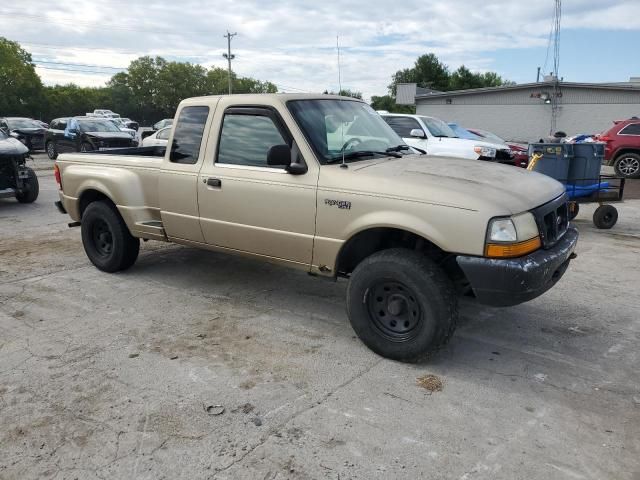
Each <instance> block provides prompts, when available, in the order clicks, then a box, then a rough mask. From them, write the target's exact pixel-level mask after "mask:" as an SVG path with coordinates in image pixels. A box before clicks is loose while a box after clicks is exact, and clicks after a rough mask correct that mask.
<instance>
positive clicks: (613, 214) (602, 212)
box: [593, 205, 618, 230]
mask: <svg viewBox="0 0 640 480" xmlns="http://www.w3.org/2000/svg"><path fill="white" fill-rule="evenodd" d="M617 221H618V210H617V209H616V207H614V206H613V205H600V206H599V207H598V208H596V211H595V212H593V224H594V225H595V226H596V227H598V228H601V229H604V230H608V229H610V228H612V227H613V226H614V225H615V224H616V222H617Z"/></svg>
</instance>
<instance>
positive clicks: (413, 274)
mask: <svg viewBox="0 0 640 480" xmlns="http://www.w3.org/2000/svg"><path fill="white" fill-rule="evenodd" d="M347 309H348V313H349V320H350V321H351V326H352V327H353V329H354V330H355V332H356V334H357V335H358V337H360V339H361V340H362V341H363V342H364V344H365V345H367V347H369V348H370V349H371V350H373V351H374V352H376V353H378V354H379V355H382V356H383V357H387V358H391V359H394V360H400V361H404V362H416V361H420V360H422V359H425V358H427V357H429V356H430V355H432V354H433V353H435V352H436V351H437V350H438V349H439V348H440V347H442V346H443V345H445V344H446V343H447V342H448V340H449V338H451V335H452V334H453V332H454V330H455V327H456V322H457V318H458V310H457V298H456V294H455V291H454V289H453V285H452V284H451V281H450V280H449V278H448V277H447V276H446V274H445V273H444V272H443V271H442V270H441V269H440V267H438V266H437V265H436V264H435V263H434V262H433V261H431V260H430V259H429V258H428V257H426V256H425V255H423V254H421V253H419V252H415V251H412V250H407V249H403V248H396V249H389V250H384V251H382V252H378V253H375V254H373V255H371V256H370V257H368V258H366V259H365V260H363V261H362V262H361V263H360V264H359V265H358V266H357V267H356V269H355V270H354V271H353V274H352V275H351V279H350V281H349V287H348V289H347Z"/></svg>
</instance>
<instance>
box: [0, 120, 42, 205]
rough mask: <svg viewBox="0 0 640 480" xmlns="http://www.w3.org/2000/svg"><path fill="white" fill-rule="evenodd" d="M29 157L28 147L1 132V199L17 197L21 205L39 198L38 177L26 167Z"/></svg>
mask: <svg viewBox="0 0 640 480" xmlns="http://www.w3.org/2000/svg"><path fill="white" fill-rule="evenodd" d="M27 155H29V150H28V149H27V147H26V145H24V144H22V143H21V142H19V141H18V140H17V139H16V138H15V137H11V136H9V135H7V133H6V132H5V131H4V130H0V198H6V197H16V199H17V200H18V201H19V202H20V203H31V202H35V200H36V198H38V193H39V191H40V187H39V185H38V177H36V173H35V172H34V171H33V170H32V169H31V168H29V167H27V166H26V158H27Z"/></svg>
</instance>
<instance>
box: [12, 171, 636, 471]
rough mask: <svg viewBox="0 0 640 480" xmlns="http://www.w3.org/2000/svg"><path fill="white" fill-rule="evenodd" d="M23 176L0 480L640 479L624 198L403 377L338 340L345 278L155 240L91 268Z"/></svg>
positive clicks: (628, 213)
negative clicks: (605, 218) (116, 268)
mask: <svg viewBox="0 0 640 480" xmlns="http://www.w3.org/2000/svg"><path fill="white" fill-rule="evenodd" d="M40 181H41V196H40V198H39V199H38V201H37V202H36V203H34V204H31V205H21V204H18V203H17V202H15V201H13V200H0V424H1V425H2V429H1V430H0V478H2V479H32V478H33V479H35V478H43V479H74V478H78V479H98V478H101V479H106V478H109V479H115V478H122V479H133V478H136V479H163V478H165V479H195V478H217V479H238V478H239V479H271V480H273V479H284V478H294V479H298V478H299V479H302V478H321V479H324V478H326V479H349V478H354V479H355V478H359V479H374V478H380V479H389V478H399V479H417V478H430V479H441V478H442V479H445V478H446V479H449V478H454V479H460V480H471V479H496V478H504V479H516V478H522V479H528V480H533V479H545V480H546V479H549V478H554V479H594V480H595V479H626V480H637V479H638V478H640V373H639V372H638V365H639V360H640V354H639V349H638V345H639V339H640V317H639V315H638V306H639V305H640V300H639V299H638V293H639V289H638V280H639V278H640V273H639V269H638V267H639V266H640V261H639V260H638V259H639V258H640V257H639V254H640V226H639V225H640V223H639V220H640V209H639V207H640V201H630V202H627V203H625V204H623V205H621V206H620V220H619V224H618V225H617V226H616V227H615V228H614V229H613V230H611V231H599V230H596V229H595V227H594V226H593V224H592V223H591V221H590V213H591V212H592V210H593V209H592V208H591V207H590V206H586V205H585V206H583V207H582V209H581V212H580V216H579V217H578V219H577V222H576V223H577V225H578V227H579V229H580V231H581V239H580V243H579V248H578V254H579V257H578V259H577V260H576V261H575V262H573V263H572V265H571V267H570V269H569V271H568V273H567V274H566V276H565V277H564V278H563V279H562V281H561V282H560V283H559V284H558V286H557V287H556V288H554V289H553V290H551V291H550V292H548V293H547V294H545V295H544V296H543V297H541V298H539V299H536V300H534V301H532V302H530V303H528V304H525V305H521V306H518V307H513V308H508V309H493V308H488V307H479V306H477V305H475V304H473V303H471V302H465V303H463V305H462V309H461V322H460V326H459V328H458V331H457V332H456V334H455V335H454V338H453V340H452V342H451V344H450V345H449V346H448V347H447V348H446V349H444V350H443V351H442V352H441V353H440V354H439V355H438V356H437V357H436V358H434V359H433V360H431V361H430V362H429V363H425V364H419V365H405V364H401V363H397V362H393V361H389V360H385V359H382V358H380V357H378V356H377V355H375V354H374V353H372V352H370V351H369V350H368V349H366V348H365V347H364V346H363V345H362V344H361V343H360V342H359V340H357V339H356V338H355V336H354V333H353V331H352V330H351V327H350V326H349V322H348V319H347V316H346V313H345V307H344V297H345V286H346V283H345V282H338V283H330V282H326V281H322V280H317V279H314V278H311V277H308V276H307V275H305V274H303V273H300V272H295V271H290V270H286V269H284V268H281V267H276V266H271V265H265V264H261V263H255V262H252V261H249V260H244V259H239V258H235V257H228V256H224V255H221V254H215V253H210V252H205V251H199V250H195V249H191V248H185V247H181V246H174V245H164V244H161V243H156V242H148V243H145V244H144V246H143V248H142V251H141V255H140V258H139V260H138V262H137V264H136V265H135V266H134V267H133V268H132V269H131V270H129V271H127V272H124V273H119V274H115V275H109V274H105V273H102V272H99V271H98V270H96V269H95V268H94V267H93V266H92V265H91V264H90V263H89V262H88V260H87V259H86V257H85V255H84V252H83V250H82V245H81V242H80V231H79V229H69V228H67V226H66V224H67V222H68V221H69V219H68V218H67V217H66V216H63V215H60V214H59V213H58V212H57V211H56V210H55V209H54V207H53V204H52V202H53V201H54V200H55V199H56V188H55V183H54V181H53V177H52V176H51V174H50V173H49V172H46V171H43V172H42V173H41V175H40ZM427 374H432V375H436V376H437V377H438V378H439V379H440V380H441V381H442V382H443V389H442V391H435V392H430V391H427V390H425V389H424V388H422V387H420V386H419V385H417V382H416V379H417V378H418V377H420V376H423V375H427ZM217 405H220V406H222V407H223V408H224V412H223V413H221V414H219V415H213V414H211V413H218V412H219V410H221V408H218V407H215V408H212V409H210V410H211V411H210V412H207V407H213V406H217Z"/></svg>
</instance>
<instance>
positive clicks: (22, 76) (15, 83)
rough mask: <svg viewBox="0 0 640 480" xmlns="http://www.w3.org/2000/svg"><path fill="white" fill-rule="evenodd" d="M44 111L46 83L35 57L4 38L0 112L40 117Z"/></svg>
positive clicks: (0, 52) (0, 45) (0, 61)
mask: <svg viewBox="0 0 640 480" xmlns="http://www.w3.org/2000/svg"><path fill="white" fill-rule="evenodd" d="M42 107H43V105H42V82H41V81H40V77H39V76H38V74H37V73H36V70H35V67H34V65H33V63H32V61H31V54H29V52H27V51H25V50H24V49H22V48H21V47H20V45H19V44H17V43H16V42H12V41H10V40H7V39H6V38H4V37H0V112H2V113H3V114H4V115H24V116H28V115H31V116H36V117H40V116H42Z"/></svg>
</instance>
